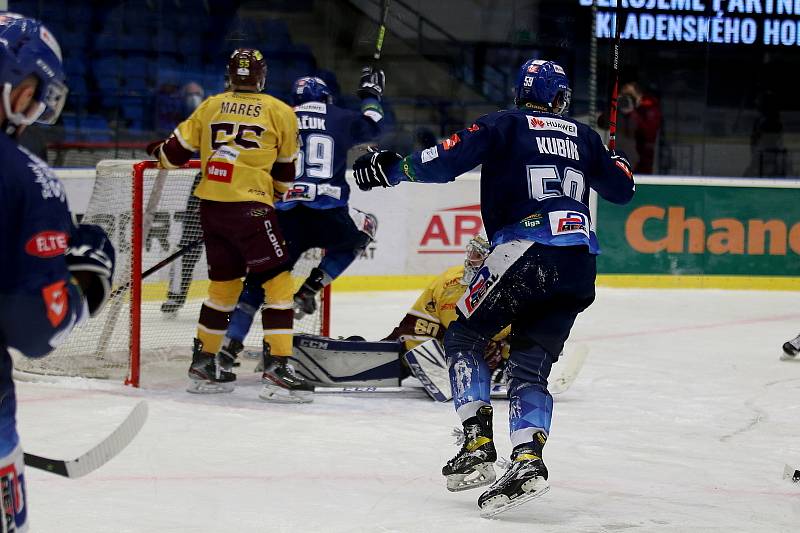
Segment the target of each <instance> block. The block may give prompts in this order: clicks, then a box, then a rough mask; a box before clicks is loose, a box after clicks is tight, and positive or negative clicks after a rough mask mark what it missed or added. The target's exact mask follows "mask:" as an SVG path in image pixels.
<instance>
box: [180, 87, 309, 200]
mask: <svg viewBox="0 0 800 533" xmlns="http://www.w3.org/2000/svg"><path fill="white" fill-rule="evenodd" d="M174 135H175V138H176V139H177V140H178V142H179V143H180V144H181V146H182V147H183V148H184V149H185V150H188V151H191V152H195V151H199V152H200V162H201V165H202V170H203V177H202V179H201V181H200V184H199V185H198V186H197V189H196V190H195V193H194V194H195V196H197V197H198V198H203V199H205V200H213V201H217V202H248V201H255V202H261V203H265V204H269V205H273V201H274V196H275V195H276V194H278V195H281V194H283V192H285V190H286V189H287V188H288V186H289V184H288V183H283V182H278V181H273V177H272V174H271V171H272V166H273V165H274V164H275V163H276V162H277V163H291V162H293V161H294V160H295V158H296V157H297V151H298V148H299V146H298V130H297V119H296V118H295V115H294V111H293V110H292V108H291V107H289V106H288V105H286V104H284V103H283V102H281V101H280V100H278V99H277V98H274V97H272V96H269V95H267V94H262V93H248V92H224V93H220V94H217V95H214V96H211V97H209V98H207V99H206V100H205V101H203V103H201V104H200V105H199V106H198V107H197V109H195V111H194V112H193V113H192V115H191V116H190V117H189V118H187V119H186V120H184V121H183V122H181V123H180V124H179V125H178V127H177V128H175V132H174Z"/></svg>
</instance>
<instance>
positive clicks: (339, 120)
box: [277, 99, 383, 209]
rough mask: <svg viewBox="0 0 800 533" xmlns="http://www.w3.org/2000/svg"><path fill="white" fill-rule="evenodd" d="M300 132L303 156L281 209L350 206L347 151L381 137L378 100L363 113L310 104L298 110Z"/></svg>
mask: <svg viewBox="0 0 800 533" xmlns="http://www.w3.org/2000/svg"><path fill="white" fill-rule="evenodd" d="M294 112H295V115H297V126H298V128H299V130H300V139H301V143H300V154H299V157H298V158H297V173H296V175H295V180H294V184H293V185H292V187H291V188H290V189H289V191H288V192H287V193H286V194H285V195H284V201H283V202H279V203H278V205H277V207H278V209H291V208H292V207H294V206H295V205H298V203H299V202H303V204H304V205H306V206H308V207H311V208H314V209H330V208H333V207H340V206H343V205H347V201H348V200H349V199H350V186H349V185H348V184H347V181H346V180H345V171H346V170H347V151H348V150H349V149H350V148H352V147H353V146H355V145H356V144H360V143H363V142H366V141H369V140H372V139H374V138H375V137H377V136H378V135H379V134H380V133H381V120H382V117H383V115H382V110H381V107H380V105H379V104H378V102H377V100H372V99H365V100H364V101H362V111H361V112H358V111H351V110H349V109H343V108H341V107H338V106H335V105H332V104H323V103H321V102H307V103H305V104H303V105H299V106H297V107H295V108H294Z"/></svg>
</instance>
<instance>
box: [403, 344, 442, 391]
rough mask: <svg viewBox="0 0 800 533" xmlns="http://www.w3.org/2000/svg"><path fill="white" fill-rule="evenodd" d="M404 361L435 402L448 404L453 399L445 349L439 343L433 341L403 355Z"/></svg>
mask: <svg viewBox="0 0 800 533" xmlns="http://www.w3.org/2000/svg"><path fill="white" fill-rule="evenodd" d="M403 360H404V361H405V362H406V364H407V365H408V368H409V370H410V371H411V374H413V375H414V377H415V378H417V379H418V380H420V382H421V383H422V386H423V387H425V392H427V393H428V396H430V397H431V398H432V399H433V400H435V401H437V402H447V401H449V400H451V399H452V398H453V393H452V390H451V388H450V374H449V372H448V369H447V362H446V361H445V357H444V349H443V348H442V345H441V344H440V343H439V341H437V340H436V339H431V340H429V341H426V342H423V343H422V344H420V345H419V346H417V347H416V348H414V349H412V350H409V351H408V352H406V353H405V354H403Z"/></svg>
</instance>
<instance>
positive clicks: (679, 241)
mask: <svg viewBox="0 0 800 533" xmlns="http://www.w3.org/2000/svg"><path fill="white" fill-rule="evenodd" d="M798 187H800V182H798V181H790V180H785V181H774V180H744V179H741V180H739V179H720V180H714V179H704V178H694V179H693V178H683V179H680V178H677V179H676V178H667V177H665V178H661V179H659V178H648V179H641V180H638V181H637V186H636V195H635V196H634V198H633V201H632V202H631V203H630V204H628V205H625V206H617V205H613V204H610V203H607V202H604V201H602V200H601V201H600V202H599V205H598V217H597V227H598V238H599V240H600V244H601V247H602V251H603V253H602V254H601V256H600V257H599V258H598V263H597V269H598V272H601V273H604V274H661V275H663V274H671V275H726V276H798V275H800V257H799V256H800V190H798Z"/></svg>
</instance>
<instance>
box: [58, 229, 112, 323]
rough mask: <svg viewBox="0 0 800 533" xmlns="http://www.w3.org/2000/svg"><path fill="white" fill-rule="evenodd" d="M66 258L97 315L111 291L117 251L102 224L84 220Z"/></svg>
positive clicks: (72, 237) (92, 310)
mask: <svg viewBox="0 0 800 533" xmlns="http://www.w3.org/2000/svg"><path fill="white" fill-rule="evenodd" d="M64 258H65V259H66V261H67V268H69V271H70V272H71V273H72V276H73V277H74V278H75V279H76V280H77V281H78V284H79V285H80V286H81V289H82V291H83V294H84V296H85V297H86V304H87V305H88V306H89V314H90V315H91V316H95V315H97V313H99V312H100V310H101V309H102V308H103V305H105V303H106V301H107V300H108V297H109V295H110V294H111V280H112V279H113V278H114V262H115V260H116V253H115V252H114V246H113V245H112V244H111V241H109V240H108V235H106V232H105V231H103V228H101V227H100V226H95V225H94V224H80V225H78V226H77V227H76V228H74V229H73V231H72V235H71V236H70V241H69V248H67V251H66V253H65V254H64Z"/></svg>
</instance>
